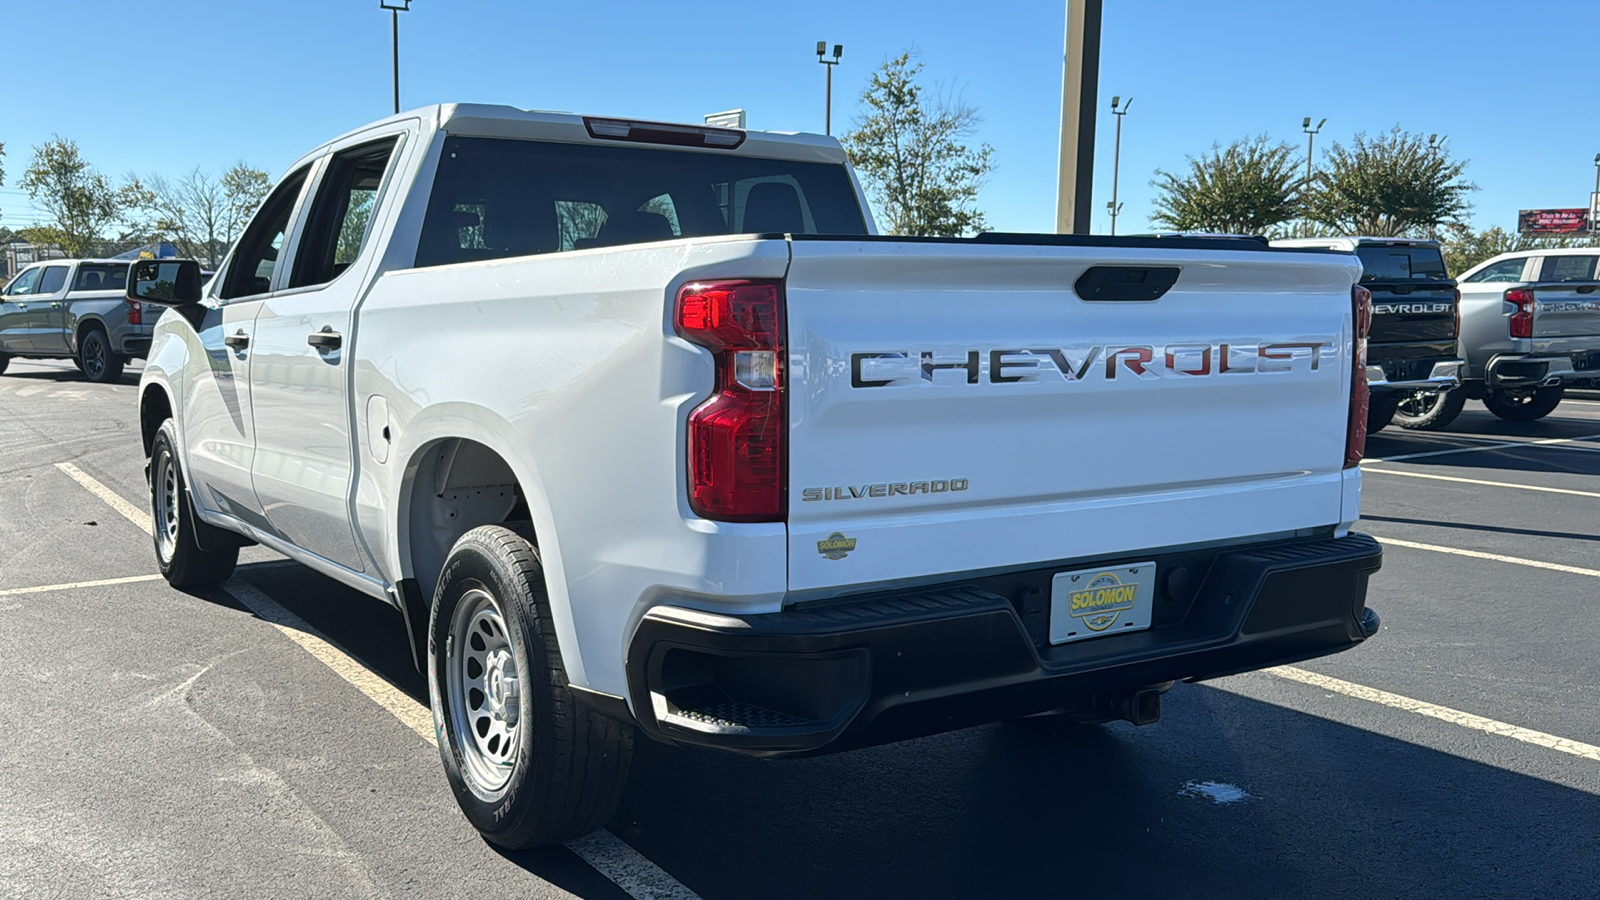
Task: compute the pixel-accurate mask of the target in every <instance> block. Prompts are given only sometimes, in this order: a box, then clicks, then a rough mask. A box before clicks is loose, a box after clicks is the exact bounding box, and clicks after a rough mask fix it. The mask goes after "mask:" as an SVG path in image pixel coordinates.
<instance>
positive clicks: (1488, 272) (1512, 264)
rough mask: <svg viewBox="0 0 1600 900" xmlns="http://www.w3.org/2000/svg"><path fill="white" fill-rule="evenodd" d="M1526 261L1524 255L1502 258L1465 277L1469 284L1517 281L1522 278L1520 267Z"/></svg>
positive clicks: (1521, 267) (1524, 264)
mask: <svg viewBox="0 0 1600 900" xmlns="http://www.w3.org/2000/svg"><path fill="white" fill-rule="evenodd" d="M1527 263H1528V258H1527V257H1526V256H1518V257H1516V258H1515V259H1503V260H1501V261H1499V262H1497V263H1495V264H1494V265H1492V266H1489V267H1488V268H1486V269H1482V270H1480V271H1479V272H1478V273H1477V274H1475V275H1473V276H1472V277H1471V278H1468V279H1465V280H1466V281H1467V282H1468V283H1469V284H1477V283H1480V282H1482V283H1492V282H1502V283H1506V282H1517V281H1521V280H1522V269H1523V267H1524V266H1526V265H1527Z"/></svg>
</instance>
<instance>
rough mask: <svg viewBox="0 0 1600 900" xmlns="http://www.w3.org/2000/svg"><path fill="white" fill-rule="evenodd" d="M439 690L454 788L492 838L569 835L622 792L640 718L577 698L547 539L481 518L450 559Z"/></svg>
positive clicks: (435, 660)
mask: <svg viewBox="0 0 1600 900" xmlns="http://www.w3.org/2000/svg"><path fill="white" fill-rule="evenodd" d="M485 598H487V599H485ZM486 604H487V606H486ZM491 613H492V615H491ZM486 636H487V637H486ZM474 668H475V669H476V671H477V672H478V673H479V674H478V675H472V672H473V671H474ZM507 676H511V677H507ZM511 678H514V679H515V681H512V680H511ZM474 679H475V680H474ZM473 684H480V685H482V687H481V688H475V687H471V685H473ZM507 684H510V685H512V686H511V687H505V685H507ZM428 697H429V702H430V704H431V705H432V707H433V721H434V728H435V730H436V732H437V733H438V737H439V755H440V757H441V759H442V760H443V761H444V770H445V775H446V777H447V778H448V779H449V781H450V788H451V790H452V791H453V792H454V793H455V796H456V802H457V803H458V804H459V805H460V806H461V811H462V812H463V813H464V814H465V815H466V817H467V820H468V821H470V822H471V823H472V825H473V827H475V828H477V829H478V831H479V832H480V833H481V834H482V835H483V836H484V838H485V839H487V840H489V841H491V842H493V843H495V844H498V845H500V846H502V847H506V848H510V849H521V848H525V847H538V846H543V845H548V844H560V843H565V842H567V841H570V840H572V839H574V838H578V837H582V836H583V835H585V834H588V833H589V832H591V831H594V830H595V829H597V828H599V827H601V826H602V825H604V824H605V823H606V822H607V821H608V820H609V819H610V818H611V816H612V815H613V814H614V813H615V812H616V809H617V806H618V804H619V803H621V802H622V795H623V791H624V789H625V788H626V786H627V781H628V765H629V762H630V761H631V760H632V758H633V729H632V728H631V727H629V726H627V725H625V724H623V723H621V722H618V721H616V720H614V719H610V718H607V717H605V716H601V715H599V714H597V713H594V712H592V711H590V710H589V709H588V708H586V707H584V706H582V705H580V704H579V703H577V701H576V700H575V699H574V698H573V696H572V690H571V688H570V687H569V686H568V681H567V670H566V665H565V664H564V663H563V662H562V659H561V648H560V646H558V644H557V642H556V633H555V626H554V624H553V622H552V620H551V616H550V604H549V599H548V594H547V593H546V591H545V583H544V567H543V566H542V565H541V563H540V561H539V551H538V549H537V548H536V547H534V545H533V544H532V543H531V542H530V541H528V540H527V539H526V538H524V537H523V536H522V535H520V534H518V533H517V532H516V531H513V530H512V529H511V528H508V527H506V526H503V525H483V526H479V527H478V528H474V529H472V530H471V531H469V532H467V533H466V534H464V535H462V536H461V539H460V540H458V541H456V544H455V547H454V548H453V549H451V551H450V556H449V558H448V559H447V560H446V561H445V565H444V573H443V574H442V575H440V577H439V587H438V590H437V591H436V592H435V594H434V602H433V611H432V614H431V615H430V618H429V622H428ZM474 701H476V702H477V704H478V705H477V706H472V705H471V704H472V703H473V702H474ZM512 712H514V713H515V717H514V721H509V723H508V719H509V718H510V717H509V715H508V714H510V713H512ZM496 739H503V741H504V742H503V743H497V741H496ZM507 748H511V749H510V750H508V749H507Z"/></svg>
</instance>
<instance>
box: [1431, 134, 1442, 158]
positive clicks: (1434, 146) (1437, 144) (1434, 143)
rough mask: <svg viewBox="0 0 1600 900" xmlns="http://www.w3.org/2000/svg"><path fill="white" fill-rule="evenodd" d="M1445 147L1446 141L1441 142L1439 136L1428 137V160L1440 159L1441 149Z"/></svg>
mask: <svg viewBox="0 0 1600 900" xmlns="http://www.w3.org/2000/svg"><path fill="white" fill-rule="evenodd" d="M1443 146H1444V141H1441V140H1439V136H1438V135H1437V134H1430V135H1428V159H1429V160H1435V159H1438V158H1439V148H1441V147H1443Z"/></svg>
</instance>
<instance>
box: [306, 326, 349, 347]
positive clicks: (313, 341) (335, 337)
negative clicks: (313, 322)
mask: <svg viewBox="0 0 1600 900" xmlns="http://www.w3.org/2000/svg"><path fill="white" fill-rule="evenodd" d="M306 343H308V344H310V345H311V346H313V347H315V348H317V349H318V350H337V349H339V346H340V345H341V344H343V343H344V336H343V335H341V334H339V332H337V331H334V330H333V326H332V325H324V326H322V330H321V331H313V332H311V333H310V334H308V335H306Z"/></svg>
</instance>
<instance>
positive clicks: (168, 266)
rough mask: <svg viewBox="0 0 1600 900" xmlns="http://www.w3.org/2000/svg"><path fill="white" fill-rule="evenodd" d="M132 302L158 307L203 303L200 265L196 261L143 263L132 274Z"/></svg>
mask: <svg viewBox="0 0 1600 900" xmlns="http://www.w3.org/2000/svg"><path fill="white" fill-rule="evenodd" d="M128 299H129V300H138V301H139V302H141V303H154V304H156V305H157V306H188V305H190V304H192V303H199V302H200V263H198V262H196V261H195V260H192V259H141V260H136V261H135V262H134V264H133V268H132V269H130V270H129V271H128Z"/></svg>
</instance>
